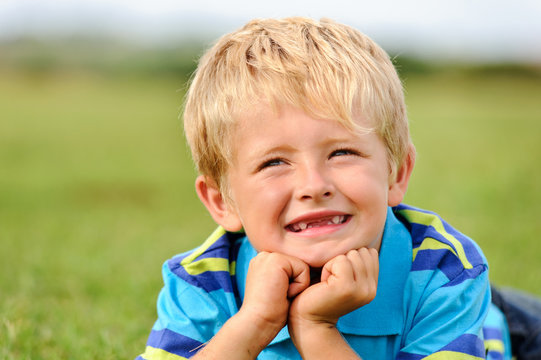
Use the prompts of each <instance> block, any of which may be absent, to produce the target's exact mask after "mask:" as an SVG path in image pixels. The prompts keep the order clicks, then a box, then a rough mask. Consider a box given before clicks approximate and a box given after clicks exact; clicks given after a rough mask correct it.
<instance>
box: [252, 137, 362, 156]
mask: <svg viewBox="0 0 541 360" xmlns="http://www.w3.org/2000/svg"><path fill="white" fill-rule="evenodd" d="M361 135H362V134H361ZM362 143H363V140H362V137H358V138H357V137H356V138H355V139H352V138H347V137H332V138H326V139H325V140H323V141H321V142H319V143H318V145H319V146H322V147H327V146H332V145H340V144H344V145H350V146H351V145H354V144H356V145H360V144H362ZM295 150H296V149H295V147H294V146H291V145H289V144H278V145H275V146H271V147H269V148H264V149H263V150H261V151H258V150H257V149H253V150H252V151H251V152H250V154H249V155H248V159H250V160H251V159H254V160H256V159H257V160H259V159H261V158H263V157H269V156H272V155H273V154H276V155H278V153H283V152H286V153H288V152H294V151H295Z"/></svg>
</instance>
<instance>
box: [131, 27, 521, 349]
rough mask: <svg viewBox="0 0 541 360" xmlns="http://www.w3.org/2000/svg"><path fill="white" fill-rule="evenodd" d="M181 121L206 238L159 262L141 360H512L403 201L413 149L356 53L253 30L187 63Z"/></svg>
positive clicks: (490, 310) (386, 78) (386, 73)
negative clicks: (205, 215)
mask: <svg viewBox="0 0 541 360" xmlns="http://www.w3.org/2000/svg"><path fill="white" fill-rule="evenodd" d="M184 122H185V131H186V136H187V139H188V142H189V144H190V147H191V150H192V154H193V157H194V160H195V163H196V165H197V168H198V171H199V173H200V175H199V177H198V178H197V180H196V191H197V194H198V195H199V198H200V199H201V201H202V202H203V204H204V205H205V206H206V208H207V209H208V211H209V213H210V214H211V215H212V217H213V219H214V220H215V221H216V222H217V223H218V224H219V225H220V227H219V228H218V229H217V230H216V231H215V232H214V233H213V234H212V235H211V236H210V237H209V238H208V239H207V240H206V241H205V242H204V243H203V244H202V245H201V246H200V247H198V248H197V249H195V250H193V251H190V252H187V253H184V254H181V255H178V256H176V257H174V258H173V259H171V260H169V261H167V262H166V263H165V264H164V267H163V274H164V280H165V286H164V288H163V290H162V291H161V293H160V296H159V299H158V320H157V322H156V323H155V325H154V327H153V329H152V332H151V334H150V337H149V340H148V343H147V348H146V351H145V353H144V354H142V355H141V356H140V357H139V359H148V360H150V359H184V358H190V357H193V358H198V359H199V358H201V359H207V358H208V359H217V358H222V359H254V358H256V357H259V358H261V359H294V358H300V357H302V358H305V359H329V358H332V357H334V358H336V359H350V358H351V359H358V358H363V359H421V358H425V357H427V358H430V359H432V358H433V359H481V358H485V356H487V353H488V356H489V358H492V359H502V358H504V357H505V358H510V355H509V346H508V337H507V335H506V332H505V330H506V328H505V326H504V325H505V323H504V320H503V318H502V316H501V314H500V313H498V312H497V311H496V310H495V308H494V307H492V305H491V300H490V299H491V296H490V287H489V281H488V270H487V264H486V260H485V258H484V256H483V254H482V252H481V250H480V249H479V248H478V247H477V245H476V244H475V243H474V242H473V241H472V240H470V239H469V238H467V237H466V236H464V235H462V234H461V233H459V232H457V231H456V230H455V229H453V228H452V227H450V226H449V225H448V224H447V223H446V222H444V221H443V220H442V219H441V218H439V217H438V216H437V215H435V214H434V213H431V212H427V211H424V210H419V209H415V208H412V207H409V206H406V205H402V204H401V202H402V200H403V198H404V195H405V193H406V189H407V186H408V182H409V179H410V175H411V172H412V170H413V166H414V161H415V150H414V147H413V145H412V143H411V140H410V137H409V130H408V121H407V117H406V108H405V104H404V98H403V92H402V87H401V83H400V80H399V78H398V76H397V74H396V71H395V69H394V67H393V65H392V63H391V61H390V60H389V57H388V56H387V54H386V53H385V52H384V51H383V50H382V49H381V48H380V47H378V46H377V45H376V44H375V43H374V42H372V41H371V40H370V39H369V38H367V37H366V36H364V35H362V34H360V33H359V32H357V31H355V30H353V29H351V28H349V27H347V26H344V25H341V24H337V23H335V22H332V21H329V20H322V21H320V22H316V21H312V20H309V19H305V18H288V19H283V20H271V19H268V20H256V21H252V22H250V23H248V24H247V25H246V26H245V27H243V28H242V29H240V30H238V31H236V32H233V33H232V34H229V35H226V36H224V37H222V38H221V39H220V40H219V41H218V43H217V44H216V45H215V46H214V47H213V48H212V49H210V50H209V51H208V52H207V53H206V54H205V55H204V57H203V58H202V59H201V61H200V64H199V68H198V70H197V72H196V74H195V77H194V78H193V82H192V84H191V86H190V89H189V92H188V94H187V102H186V107H185V113H184ZM487 315H489V316H488V317H487Z"/></svg>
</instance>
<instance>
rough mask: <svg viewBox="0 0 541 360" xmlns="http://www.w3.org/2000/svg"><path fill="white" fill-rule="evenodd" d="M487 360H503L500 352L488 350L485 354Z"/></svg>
mask: <svg viewBox="0 0 541 360" xmlns="http://www.w3.org/2000/svg"><path fill="white" fill-rule="evenodd" d="M487 359H490V360H504V357H503V354H502V353H501V352H498V351H491V350H489V351H488V352H487Z"/></svg>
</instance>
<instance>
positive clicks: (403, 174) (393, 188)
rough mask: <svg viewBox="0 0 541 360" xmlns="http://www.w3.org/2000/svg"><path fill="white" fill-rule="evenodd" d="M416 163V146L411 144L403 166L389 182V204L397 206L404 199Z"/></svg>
mask: <svg viewBox="0 0 541 360" xmlns="http://www.w3.org/2000/svg"><path fill="white" fill-rule="evenodd" d="M414 165H415V147H414V146H413V145H410V149H409V151H408V154H407V155H406V158H405V159H404V162H403V163H402V166H401V167H400V169H398V172H397V174H396V179H395V180H394V182H391V183H390V184H389V198H388V205H389V206H397V205H398V204H400V203H401V202H402V200H404V196H405V195H406V191H407V190H408V184H409V181H410V177H411V172H412V171H413V166H414Z"/></svg>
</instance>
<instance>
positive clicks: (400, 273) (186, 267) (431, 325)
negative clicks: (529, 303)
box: [137, 205, 511, 360]
mask: <svg viewBox="0 0 541 360" xmlns="http://www.w3.org/2000/svg"><path fill="white" fill-rule="evenodd" d="M256 254H257V252H256V250H255V249H254V248H253V247H252V246H251V244H250V242H249V241H248V239H247V238H246V236H245V234H243V233H229V232H226V231H225V230H223V229H222V228H218V229H217V230H216V231H215V232H214V233H213V234H212V235H211V236H210V237H209V238H208V239H207V240H206V241H205V242H204V243H203V244H202V245H201V246H199V247H198V248H196V249H194V250H192V251H189V252H186V253H183V254H180V255H178V256H175V257H173V258H172V259H170V260H168V261H167V262H165V264H164V266H163V277H164V287H163V289H162V290H161V292H160V295H159V297H158V320H157V321H156V323H155V324H154V327H153V328H152V331H151V333H150V336H149V338H148V342H147V346H146V350H145V352H144V353H143V354H141V355H140V356H139V357H138V358H137V360H140V359H146V360H177V359H188V358H190V357H192V356H193V355H195V354H196V353H197V351H198V350H200V349H201V348H202V347H203V346H204V345H205V343H206V342H208V341H209V340H210V339H211V338H212V337H213V336H214V335H215V334H216V333H217V332H218V331H219V330H220V328H221V327H222V325H223V324H224V323H225V322H226V321H227V320H228V319H229V318H230V317H232V316H233V315H234V314H236V313H237V312H238V309H239V308H240V306H241V305H242V299H243V296H244V290H245V289H244V285H245V280H246V275H247V271H248V264H249V262H250V260H251V259H252V258H253V257H254V256H256ZM379 261H380V264H379V266H380V271H379V278H378V291H377V295H376V298H375V299H374V300H373V301H372V302H371V303H369V304H367V305H365V306H363V307H361V308H359V309H357V310H355V311H353V312H351V313H349V314H347V315H344V316H343V317H341V318H340V319H339V321H338V323H337V328H338V330H339V331H340V332H341V333H342V335H343V336H344V338H345V339H346V340H347V342H348V343H349V345H350V346H351V347H352V348H353V349H354V350H355V351H356V352H357V353H358V354H359V355H360V356H361V357H362V358H363V359H408V360H409V359H411V360H417V359H449V360H452V359H466V360H469V359H472V360H473V359H485V358H487V359H491V360H497V359H511V356H510V346H509V335H508V331H507V327H506V324H505V319H504V318H503V316H502V315H501V313H500V312H499V310H498V309H497V308H496V307H495V306H493V305H492V304H491V302H490V287H489V281H488V267H487V262H486V259H485V258H484V256H483V254H482V252H481V250H480V249H479V247H478V246H477V245H476V244H475V243H474V242H473V241H472V240H471V239H469V238H468V237H466V236H464V235H463V234H461V233H459V232H458V231H456V230H455V229H453V228H452V227H451V226H449V224H447V223H446V222H445V221H444V220H442V219H441V218H440V217H439V216H438V215H436V214H434V213H432V212H429V211H425V210H421V209H417V208H413V207H410V206H407V205H400V206H398V207H395V208H389V211H388V214H387V220H386V223H385V229H384V233H383V239H382V244H381V249H380V253H379ZM300 358H301V357H300V355H299V353H298V352H297V350H296V348H295V347H294V345H293V343H292V341H291V339H290V337H289V333H288V330H287V326H286V327H285V328H284V329H282V330H281V331H280V332H279V333H278V335H277V336H276V337H275V338H274V339H273V341H272V342H271V343H270V344H269V345H268V346H267V347H266V348H265V349H264V350H263V351H262V352H261V353H260V355H259V357H258V359H300Z"/></svg>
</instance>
